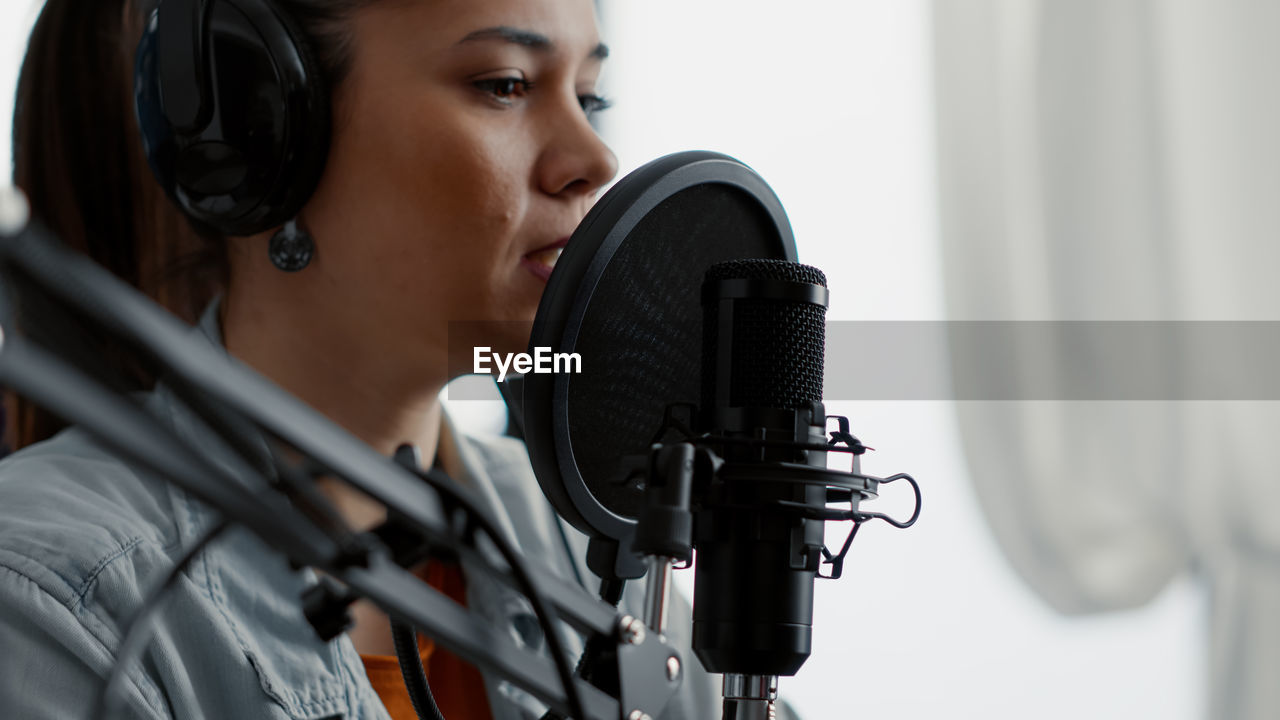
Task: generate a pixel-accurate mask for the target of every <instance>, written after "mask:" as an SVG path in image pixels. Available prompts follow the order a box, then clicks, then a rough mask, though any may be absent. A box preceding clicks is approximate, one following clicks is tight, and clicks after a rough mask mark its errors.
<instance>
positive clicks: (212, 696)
mask: <svg viewBox="0 0 1280 720" xmlns="http://www.w3.org/2000/svg"><path fill="white" fill-rule="evenodd" d="M216 318H217V315H216V312H215V311H214V308H210V310H209V311H208V312H206V313H205V316H204V318H203V319H202V320H201V324H200V329H199V331H200V332H202V333H203V334H204V336H205V337H207V338H208V339H209V341H210V342H212V343H214V344H215V345H217V346H219V347H220V346H221V338H220V334H219V330H218V325H217V319H216ZM146 402H147V403H148V405H149V406H150V407H151V408H153V409H154V410H155V411H157V412H158V413H159V416H160V417H162V418H165V419H166V420H167V421H168V422H170V423H171V424H172V426H173V427H174V428H175V429H177V431H178V432H179V433H181V434H183V435H184V436H185V437H186V438H187V439H188V440H190V441H192V442H193V443H199V442H200V441H201V439H202V432H203V431H202V430H201V429H200V425H199V423H198V422H196V421H195V420H194V418H192V417H191V416H190V415H189V413H187V412H186V411H185V410H184V409H183V408H182V407H181V405H180V404H178V403H176V402H175V400H174V398H173V396H172V395H171V394H170V393H169V392H168V391H167V390H166V389H165V388H164V387H163V386H161V387H158V388H157V389H156V391H154V392H153V393H150V394H149V396H148V397H147V399H146ZM450 429H451V430H453V428H450ZM446 435H447V437H449V438H452V443H453V446H454V450H455V451H456V452H457V453H458V457H459V459H460V460H461V466H462V467H463V468H464V477H461V478H457V479H458V480H460V481H461V482H464V483H468V484H470V485H471V486H472V487H473V488H475V489H476V490H478V491H479V494H480V495H481V496H483V497H484V498H486V499H487V501H488V502H489V504H490V505H491V506H492V508H491V509H492V510H493V511H494V514H495V515H496V516H498V517H499V518H500V519H501V521H502V524H503V525H504V526H505V529H506V531H507V532H508V533H509V534H510V535H511V536H512V537H513V538H514V539H515V540H516V541H517V543H518V546H519V547H520V548H521V549H522V550H523V552H524V554H525V555H526V556H527V557H529V558H535V559H538V560H540V561H541V562H543V563H544V564H546V565H548V566H549V567H550V568H551V569H552V570H553V571H555V572H559V573H561V574H562V575H563V576H565V577H567V578H571V579H577V580H579V581H580V582H584V584H590V585H591V587H592V588H593V589H594V587H595V583H594V582H592V581H591V580H589V579H587V578H589V577H590V576H589V575H588V574H587V571H586V569H585V566H584V565H583V563H582V562H581V559H582V558H583V557H585V546H586V540H585V538H584V537H583V536H582V535H581V534H579V533H578V532H577V531H576V530H574V529H573V528H571V527H568V526H566V525H565V524H564V523H563V522H562V521H561V520H560V519H559V518H558V517H557V516H556V515H555V513H554V512H553V511H552V510H551V508H550V506H549V505H548V504H547V502H546V500H545V499H544V498H543V497H542V495H541V491H540V489H539V488H538V486H537V482H536V480H535V478H534V477H533V474H532V470H531V469H530V466H529V461H528V456H527V454H526V453H525V449H524V446H523V444H522V443H520V442H518V441H516V440H512V439H510V438H499V437H492V438H483V439H481V438H473V437H466V436H463V435H462V434H460V433H458V432H456V431H454V432H450V433H447V434H446ZM215 519H216V518H215V516H214V514H213V512H212V511H211V510H209V509H208V508H206V507H205V506H203V505H202V504H200V503H199V502H197V501H195V500H194V499H192V498H190V497H189V496H187V495H186V494H185V493H183V492H181V491H179V490H177V489H175V488H174V487H172V486H170V485H168V484H167V483H165V482H163V481H161V480H159V479H157V478H154V477H150V476H149V475H148V474H147V473H145V472H144V471H142V470H140V469H138V468H135V467H131V466H130V465H129V464H128V463H126V462H124V461H122V460H120V459H118V458H117V457H115V456H114V455H113V454H112V453H110V452H109V451H107V450H106V449H104V448H102V447H101V446H100V445H99V444H97V443H96V442H95V441H94V440H93V439H92V438H91V437H90V436H89V435H87V434H86V433H85V432H83V431H81V430H79V429H75V428H72V429H70V430H67V431H65V432H63V433H61V434H59V435H58V436H56V437H55V438H52V439H50V440H48V441H46V442H43V443H39V444H37V445H34V446H32V447H29V448H26V449H24V450H22V451H20V452H18V453H16V454H14V455H12V456H10V457H8V458H6V459H5V460H4V461H3V462H0V717H3V718H5V719H6V720H19V719H26V718H31V719H38V720H44V719H48V720H54V719H56V720H67V719H69V718H86V717H88V715H89V713H90V710H91V705H92V702H93V698H94V694H95V693H96V692H97V690H98V687H99V684H100V683H101V681H102V678H104V677H105V676H106V675H107V673H108V672H110V670H111V668H112V667H113V665H114V663H115V657H116V652H117V650H118V648H119V646H120V643H121V641H122V634H123V632H124V629H125V628H124V627H123V625H124V623H126V622H127V621H128V619H129V618H130V617H131V616H132V615H133V613H134V612H135V611H136V610H137V609H138V607H139V605H140V604H141V602H142V600H143V595H144V594H145V593H146V591H147V589H148V588H150V587H151V586H152V584H153V583H154V582H155V581H156V579H157V578H160V577H162V576H163V575H164V574H165V573H166V572H167V571H168V570H169V569H170V568H171V567H172V566H173V563H174V562H175V560H176V558H177V557H178V556H179V555H180V554H181V553H182V551H183V548H185V547H187V546H188V545H189V544H190V543H192V542H193V541H194V540H195V539H197V538H198V537H199V536H200V535H201V534H202V533H203V532H204V531H205V530H206V529H208V528H209V527H210V526H211V525H212V524H213V522H214V521H215ZM314 582H315V576H314V573H312V572H310V571H307V570H303V571H295V570H293V569H291V568H290V567H289V565H288V563H287V562H286V561H285V560H284V559H283V558H282V557H281V556H280V555H279V554H278V553H276V552H274V551H272V550H271V549H270V548H268V547H267V546H265V545H264V544H263V543H262V542H260V541H259V540H258V539H257V538H256V537H255V536H253V535H251V534H250V533H248V532H247V531H244V530H243V529H235V530H232V531H231V532H230V533H228V534H224V536H223V537H221V538H220V539H219V540H217V541H216V542H215V543H213V544H212V545H211V546H210V547H209V548H208V549H207V550H206V551H205V552H203V553H202V554H201V555H200V556H199V557H198V558H197V559H196V560H195V561H194V562H193V563H192V564H191V565H190V566H189V568H188V570H187V572H186V573H185V574H184V576H183V578H182V579H181V581H180V582H179V583H178V584H177V586H176V587H175V588H174V589H173V590H172V592H171V593H170V595H169V598H168V600H167V602H166V605H165V609H164V611H163V612H162V613H160V616H159V618H158V622H157V623H156V628H157V629H156V632H155V635H154V637H153V639H152V640H151V643H150V645H149V646H148V648H147V651H146V653H145V654H144V656H143V658H142V661H141V662H140V663H136V664H134V665H133V666H131V667H129V668H127V669H126V672H125V680H126V682H125V683H124V689H125V691H126V696H127V699H128V702H127V707H128V711H127V713H126V715H127V717H132V718H146V719H148V720H150V719H156V720H159V719H161V718H181V719H184V720H185V719H195V718H234V719H237V720H239V719H249V718H263V719H266V718H271V719H280V720H285V719H291V720H303V719H320V718H331V717H342V718H346V719H348V720H365V719H378V720H385V718H386V717H387V714H386V711H385V709H384V708H383V707H382V704H381V702H380V701H379V700H378V698H377V696H376V694H375V693H374V691H373V689H372V688H371V687H370V685H369V682H368V680H367V678H366V677H365V673H364V668H363V665H362V664H361V662H360V658H359V656H358V655H357V653H356V651H355V649H354V648H353V646H352V644H351V642H350V640H349V639H348V638H347V637H346V636H345V635H343V636H341V637H340V638H339V639H337V640H335V641H333V642H330V643H324V642H321V641H320V640H319V639H318V638H317V637H316V635H315V633H314V631H313V630H312V628H311V626H310V625H309V624H308V623H307V621H306V620H305V619H304V617H303V615H302V612H301V609H300V603H299V597H300V596H301V593H302V592H303V590H304V589H305V588H306V587H308V586H309V585H310V584H313V583H314ZM642 593H643V588H642V583H632V586H631V587H630V588H629V589H628V593H627V600H626V601H624V602H625V605H624V606H630V607H632V608H637V607H639V603H638V602H637V600H638V599H639V598H640V597H642ZM468 604H469V606H470V607H471V608H472V609H473V610H475V611H476V612H479V613H481V614H482V615H483V616H484V617H486V618H487V619H489V620H491V621H492V622H493V623H495V624H496V625H498V626H499V627H505V628H507V629H508V631H509V632H510V633H511V637H512V639H513V640H514V641H516V642H517V643H518V644H520V645H523V646H525V647H528V648H530V649H532V650H534V651H537V650H539V649H541V645H542V639H541V637H540V636H539V634H538V633H537V632H536V628H535V630H534V631H531V630H530V627H531V626H533V623H531V622H529V619H530V617H531V615H532V611H531V609H530V608H529V605H528V603H527V602H526V601H525V600H524V599H523V598H521V597H519V596H518V595H515V594H513V593H511V592H510V591H508V590H506V589H505V588H503V587H501V586H499V585H497V584H496V583H492V582H485V581H484V580H483V578H482V577H479V576H478V574H476V573H469V574H468ZM689 617H690V610H689V606H688V604H687V602H685V601H684V600H683V599H682V598H678V597H677V598H674V603H673V607H672V609H671V621H670V628H671V640H672V641H673V642H674V643H675V644H676V645H677V647H681V648H682V649H683V654H684V656H685V659H686V662H685V668H686V670H687V673H686V677H685V680H684V685H683V687H682V688H681V691H680V693H679V695H678V696H677V698H676V699H675V700H674V701H673V703H672V705H671V706H670V707H669V708H668V710H667V712H666V713H664V714H663V715H662V717H663V718H667V719H668V720H700V719H702V718H714V717H719V714H720V708H719V703H718V697H717V696H718V692H717V690H718V688H717V687H716V686H715V685H714V684H713V682H712V680H711V676H709V675H707V674H706V673H705V672H704V671H703V670H702V668H701V667H700V666H699V663H698V662H697V660H696V659H695V658H694V657H693V654H692V652H691V651H690V650H689V649H688V648H689V639H688V627H689ZM486 686H487V692H488V695H489V704H490V707H491V708H492V709H493V712H494V717H495V720H525V719H526V718H536V717H539V716H540V715H541V710H542V706H541V705H540V704H539V703H538V702H537V701H536V700H534V699H533V698H531V697H529V696H527V695H526V694H524V693H523V692H521V691H519V690H518V689H516V688H514V687H512V686H510V685H508V684H507V683H505V682H502V681H500V680H498V679H496V678H491V677H486Z"/></svg>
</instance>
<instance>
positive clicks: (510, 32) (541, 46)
mask: <svg viewBox="0 0 1280 720" xmlns="http://www.w3.org/2000/svg"><path fill="white" fill-rule="evenodd" d="M480 40H501V41H503V42H509V43H514V44H516V45H523V46H524V47H527V48H531V49H533V50H537V51H539V52H549V51H551V50H552V49H554V48H555V43H553V42H551V38H549V37H547V36H546V35H543V34H542V33H537V32H534V31H532V30H521V29H520V28H513V27H509V26H506V25H498V26H495V27H491V28H485V29H483V30H476V31H475V32H471V33H467V36H466V37H464V38H462V39H461V40H459V41H458V44H459V45H462V44H464V43H469V42H477V41H480ZM607 57H609V46H608V45H605V44H604V43H599V44H597V45H596V46H595V47H594V48H592V49H591V52H589V53H587V58H588V59H590V60H604V59H605V58H607Z"/></svg>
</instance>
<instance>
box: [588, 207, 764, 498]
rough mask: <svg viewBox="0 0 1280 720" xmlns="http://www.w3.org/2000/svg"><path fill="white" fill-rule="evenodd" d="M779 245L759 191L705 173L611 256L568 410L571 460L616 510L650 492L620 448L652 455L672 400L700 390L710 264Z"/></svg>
mask: <svg viewBox="0 0 1280 720" xmlns="http://www.w3.org/2000/svg"><path fill="white" fill-rule="evenodd" d="M781 249H782V243H781V241H780V238H779V235H778V231H777V226H776V224H775V223H774V221H773V220H772V219H771V218H770V216H769V214H768V213H767V212H766V211H765V209H764V208H763V207H761V206H760V204H759V202H758V201H757V200H756V199H755V198H754V197H752V196H751V195H749V194H748V193H746V192H745V191H743V190H740V189H738V188H737V187H735V186H733V185H727V184H721V183H706V184H701V185H694V186H693V187H690V188H688V189H686V190H682V191H680V192H678V193H676V194H674V195H672V196H671V197H669V198H667V199H666V200H664V201H663V202H661V203H660V204H658V205H657V207H655V208H654V209H653V210H652V211H650V212H649V213H648V214H647V215H646V216H645V217H644V218H643V219H642V220H641V221H640V222H639V223H638V224H637V225H636V227H635V229H634V230H633V231H632V232H631V233H630V234H629V235H628V236H627V237H626V239H625V240H623V242H622V243H621V245H620V246H619V247H618V249H617V251H616V252H615V253H614V255H613V257H612V258H611V259H610V261H609V265H608V267H607V268H606V270H605V272H604V274H603V275H602V276H601V278H600V280H599V282H598V283H597V285H596V287H595V290H594V294H593V295H592V297H591V301H590V303H589V304H588V305H587V311H586V313H585V315H584V316H583V320H582V324H581V329H580V331H579V333H578V342H577V344H576V345H575V346H574V352H577V353H578V354H579V355H581V357H582V372H581V373H578V374H574V375H571V376H569V380H568V417H569V418H570V421H571V423H572V424H571V426H570V435H569V436H570V438H571V444H572V447H573V456H574V462H575V463H576V464H577V467H578V470H579V472H580V473H581V474H582V477H583V480H584V481H585V482H586V483H587V485H588V487H590V488H591V489H592V493H593V494H594V495H595V496H596V498H597V499H598V500H599V501H600V502H601V503H602V504H603V505H604V506H605V507H607V508H608V509H609V510H611V511H612V512H614V513H617V514H618V515H622V516H624V517H631V518H634V517H636V516H637V515H639V513H640V508H641V506H642V503H643V500H644V496H643V494H642V492H641V486H640V484H639V483H638V482H636V481H634V480H631V479H629V475H631V473H630V470H631V468H632V465H630V464H628V463H627V462H626V461H625V460H624V458H628V457H630V458H633V459H638V458H642V457H643V458H647V456H648V445H649V441H650V439H652V438H653V436H654V434H655V433H657V431H658V430H659V429H660V427H661V425H662V419H663V412H664V409H665V408H666V406H667V405H668V404H670V403H674V402H683V403H695V402H697V400H698V392H699V378H700V374H701V367H700V366H701V350H702V307H701V303H700V294H699V293H700V289H701V286H702V280H703V275H704V274H705V273H706V271H707V268H709V267H711V266H712V265H714V264H716V263H718V262H722V261H725V260H734V259H739V258H751V257H778V256H779V254H780V253H781V252H782V250H781Z"/></svg>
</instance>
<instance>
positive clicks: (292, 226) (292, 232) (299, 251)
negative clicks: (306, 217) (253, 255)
mask: <svg viewBox="0 0 1280 720" xmlns="http://www.w3.org/2000/svg"><path fill="white" fill-rule="evenodd" d="M267 254H268V255H269V256H270V257H271V264H272V265H275V266H276V267H277V268H279V269H281V270H283V271H285V272H298V271H299V270H301V269H302V268H304V267H306V266H307V263H309V262H311V258H312V256H314V255H315V254H316V242H315V240H312V239H311V234H310V233H308V232H307V231H306V230H303V229H302V228H301V227H299V226H298V220H297V218H294V219H293V220H290V221H289V222H287V223H285V224H284V227H282V228H280V230H279V231H278V232H276V234H275V235H272V236H271V243H270V244H269V245H268V246H267Z"/></svg>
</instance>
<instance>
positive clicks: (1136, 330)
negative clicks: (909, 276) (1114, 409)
mask: <svg viewBox="0 0 1280 720" xmlns="http://www.w3.org/2000/svg"><path fill="white" fill-rule="evenodd" d="M826 332H827V339H826V348H827V351H826V373H825V378H824V392H823V397H824V399H826V400H828V401H837V400H1012V401H1018V400H1070V401H1115V400H1121V401H1123V400H1140V401H1151V400H1157V401H1190V400H1280V321H1185V322H1179V321H832V322H828V323H827V326H826ZM582 362H583V364H584V365H587V364H590V363H591V358H590V357H584V358H583V359H582ZM477 381H479V382H477ZM487 382H488V381H486V380H480V379H479V378H473V379H472V380H470V381H458V383H457V384H455V385H454V386H451V388H450V390H449V395H448V396H449V398H450V399H454V400H464V399H478V398H481V397H483V398H486V399H491V398H493V393H492V390H491V389H486V388H484V387H482V385H484V384H485V383H487Z"/></svg>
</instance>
